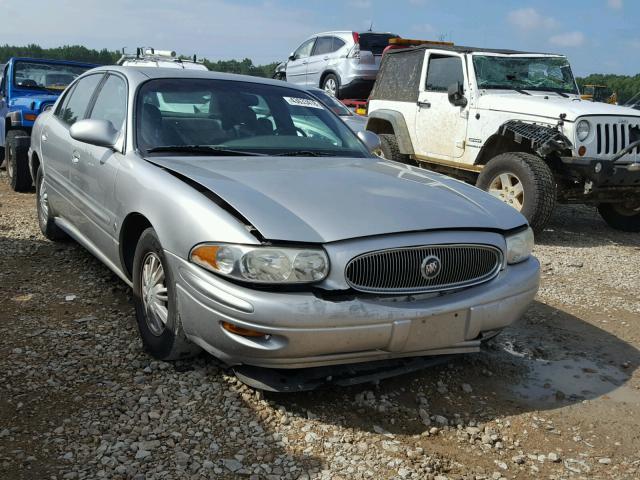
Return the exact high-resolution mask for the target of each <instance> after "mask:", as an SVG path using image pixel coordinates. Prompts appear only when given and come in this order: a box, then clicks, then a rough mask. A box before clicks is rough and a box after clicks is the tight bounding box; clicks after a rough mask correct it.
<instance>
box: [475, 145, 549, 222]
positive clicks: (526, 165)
mask: <svg viewBox="0 0 640 480" xmlns="http://www.w3.org/2000/svg"><path fill="white" fill-rule="evenodd" d="M502 179H504V182H503V181H502ZM518 184H520V185H518ZM476 186H477V187H479V188H481V189H483V190H485V191H488V192H489V193H491V194H493V195H494V196H496V197H498V198H500V199H501V200H502V201H504V202H505V203H507V205H511V206H514V207H515V208H518V206H519V207H520V208H519V210H520V213H522V214H523V215H524V216H525V217H526V218H527V220H528V221H529V225H531V228H533V230H534V231H536V232H540V231H542V229H543V228H544V226H545V225H546V224H547V222H548V221H549V218H550V217H551V213H552V212H553V208H554V207H555V204H556V182H555V178H554V177H553V172H552V171H551V169H550V168H549V165H547V163H546V162H545V161H544V160H543V159H542V158H540V157H538V156H536V155H533V154H530V153H524V152H510V153H503V154H500V155H498V156H496V157H494V158H492V159H491V160H489V162H488V163H487V164H486V165H485V167H484V168H483V169H482V171H481V172H480V175H479V176H478V180H477V182H476Z"/></svg>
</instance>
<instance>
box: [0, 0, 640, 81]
mask: <svg viewBox="0 0 640 480" xmlns="http://www.w3.org/2000/svg"><path fill="white" fill-rule="evenodd" d="M639 18H640V1H639V0H538V1H530V2H526V1H524V2H521V1H519V2H514V1H508V0H482V1H479V0H476V1H473V0H458V1H456V2H453V1H451V0H342V1H339V0H317V1H316V0H306V1H304V2H299V1H293V0H262V1H260V0H236V1H232V0H186V1H185V0H183V1H179V0H137V1H128V0H30V1H28V2H20V1H16V0H0V20H2V21H1V22H0V44H4V43H8V44H19V45H25V44H28V43H37V44H40V45H41V46H43V47H53V46H60V45H65V44H67V45H68V44H81V45H85V46H87V47H90V48H98V49H99V48H109V49H112V50H113V49H120V48H122V47H127V49H128V50H129V51H131V50H134V49H135V47H136V46H143V45H144V46H152V47H155V48H158V49H172V50H176V51H178V52H179V53H183V54H188V55H191V54H194V53H195V54H197V55H198V56H205V57H208V58H209V59H211V60H220V59H231V58H236V59H241V58H245V57H248V58H251V59H252V60H253V61H254V63H256V64H260V63H267V62H271V61H276V60H283V59H285V58H286V56H287V55H288V53H289V52H290V51H291V50H294V49H295V47H297V46H298V45H299V44H300V43H301V42H302V40H304V38H305V37H307V36H308V35H310V34H312V33H316V32H321V31H327V30H366V29H368V28H369V26H370V24H371V23H373V28H374V30H377V31H391V32H394V33H397V34H399V35H401V36H403V37H405V38H428V39H429V38H438V37H440V36H441V35H446V37H447V39H450V40H452V41H454V42H455V43H458V44H462V45H473V46H484V47H494V48H513V49H524V50H534V51H552V52H558V53H565V54H567V55H568V56H569V58H570V60H571V62H572V64H573V66H574V71H575V73H576V74H577V75H585V74H588V73H595V72H604V73H622V74H629V75H635V74H637V73H640V27H639V26H638V19H639Z"/></svg>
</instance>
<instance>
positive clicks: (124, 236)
mask: <svg viewBox="0 0 640 480" xmlns="http://www.w3.org/2000/svg"><path fill="white" fill-rule="evenodd" d="M149 227H151V222H150V221H149V220H147V217H145V216H144V215H142V214H141V213H130V214H129V215H127V217H126V218H125V219H124V222H122V228H121V229H120V260H121V261H122V265H124V270H125V274H126V275H127V277H128V278H129V279H131V278H132V277H133V257H134V255H135V253H136V246H137V245H138V240H139V239H140V236H141V235H142V232H144V231H145V230H146V229H147V228H149Z"/></svg>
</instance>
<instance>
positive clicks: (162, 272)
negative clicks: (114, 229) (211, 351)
mask: <svg viewBox="0 0 640 480" xmlns="http://www.w3.org/2000/svg"><path fill="white" fill-rule="evenodd" d="M133 293H134V302H135V307H136V320H137V323H138V330H139V332H140V336H141V337H142V343H143V345H144V348H145V350H147V351H148V352H149V353H150V354H151V355H153V356H154V357H155V358H157V359H159V360H179V359H184V358H189V357H192V356H194V355H196V354H198V353H199V352H200V347H198V346H197V345H195V344H194V343H192V342H191V341H189V339H188V338H187V337H186V335H185V333H184V330H183V329H182V322H181V320H180V315H179V314H178V312H177V304H176V303H177V302H176V291H175V283H174V282H173V275H172V273H171V270H170V269H169V266H168V264H167V261H166V258H165V256H164V250H163V249H162V246H161V245H160V240H159V239H158V236H157V235H156V232H155V230H153V228H147V229H146V230H145V231H144V232H142V235H141V236H140V240H139V241H138V245H137V247H136V253H135V256H134V259H133Z"/></svg>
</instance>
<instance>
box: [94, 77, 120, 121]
mask: <svg viewBox="0 0 640 480" xmlns="http://www.w3.org/2000/svg"><path fill="white" fill-rule="evenodd" d="M126 115H127V85H126V84H125V82H124V80H122V79H121V78H120V77H118V76H116V75H109V77H107V80H106V81H105V82H104V84H103V85H102V88H101V89H100V92H99V93H98V98H97V99H96V102H95V104H94V105H93V108H92V109H91V114H90V115H89V118H93V119H96V120H108V121H110V122H111V123H112V124H113V126H114V127H115V129H116V130H118V131H120V130H122V126H123V125H124V119H125V117H126Z"/></svg>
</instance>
